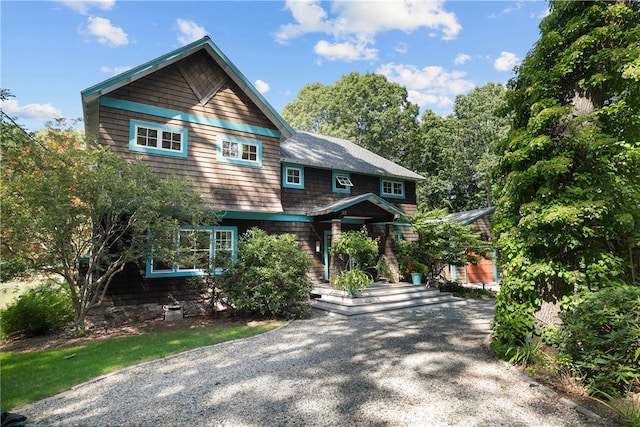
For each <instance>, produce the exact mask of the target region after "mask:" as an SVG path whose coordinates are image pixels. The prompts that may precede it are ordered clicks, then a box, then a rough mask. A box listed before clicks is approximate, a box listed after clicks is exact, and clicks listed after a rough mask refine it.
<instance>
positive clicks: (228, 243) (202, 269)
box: [147, 227, 238, 277]
mask: <svg viewBox="0 0 640 427" xmlns="http://www.w3.org/2000/svg"><path fill="white" fill-rule="evenodd" d="M237 234H238V230H237V227H197V228H192V227H185V228H183V229H181V230H180V233H179V234H178V235H177V236H175V237H174V238H173V241H174V244H175V245H176V246H177V248H178V252H179V256H180V257H181V258H182V259H183V260H184V261H183V263H184V264H181V265H172V263H171V262H167V261H163V260H161V259H156V258H152V259H151V260H150V261H149V262H148V263H147V277H178V276H199V275H204V274H206V273H207V271H209V270H210V269H213V272H214V274H220V273H221V272H222V269H221V268H217V267H216V265H223V264H222V263H221V261H223V260H224V261H233V260H235V256H236V238H237Z"/></svg>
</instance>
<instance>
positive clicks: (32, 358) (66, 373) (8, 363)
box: [0, 322, 282, 410]
mask: <svg viewBox="0 0 640 427" xmlns="http://www.w3.org/2000/svg"><path fill="white" fill-rule="evenodd" d="M281 325H282V323H281V322H267V323H261V324H259V325H257V326H247V325H240V326H223V327H202V328H185V329H177V330H171V331H163V332H149V333H144V334H141V335H135V336H130V337H125V338H116V339H106V340H100V341H94V342H88V343H86V344H83V345H79V346H74V347H65V348H56V349H50V350H43V351H34V352H8V351H3V352H2V353H0V366H1V367H2V381H1V382H0V386H1V387H2V390H1V392H0V398H1V399H2V400H1V402H0V406H2V408H3V410H4V409H12V408H15V407H16V406H22V405H25V404H27V403H31V402H34V401H36V400H39V399H42V398H45V397H47V396H51V395H53V394H56V393H59V392H61V391H63V390H68V389H69V388H71V387H73V386H75V385H77V384H80V383H83V382H85V381H88V380H90V379H91V378H95V377H98V376H101V375H105V374H107V373H109V372H113V371H117V370H119V369H122V368H125V367H127V366H131V365H136V364H139V363H141V362H145V361H149V360H156V359H161V358H163V357H167V356H169V355H172V354H176V353H181V352H183V351H187V350H190V349H193V348H199V347H205V346H210V345H214V344H218V343H221V342H225V341H230V340H235V339H241V338H246V337H251V336H254V335H257V334H261V333H264V332H267V331H270V330H272V329H274V328H275V327H278V326H281Z"/></svg>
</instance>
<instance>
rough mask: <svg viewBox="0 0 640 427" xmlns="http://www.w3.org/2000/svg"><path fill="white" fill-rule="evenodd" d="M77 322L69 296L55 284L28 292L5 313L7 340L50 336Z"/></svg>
mask: <svg viewBox="0 0 640 427" xmlns="http://www.w3.org/2000/svg"><path fill="white" fill-rule="evenodd" d="M72 321H73V305H72V304H71V298H70V297H69V293H68V292H67V291H66V290H65V289H64V288H63V286H62V285H60V284H59V283H56V282H54V281H50V282H46V283H43V284H41V285H38V286H37V287H35V288H33V289H30V290H28V291H27V292H26V293H24V294H22V295H21V296H20V297H19V298H18V299H17V300H16V301H15V302H14V303H12V304H10V305H9V306H8V307H7V308H6V309H4V310H3V311H2V324H1V325H0V331H1V335H2V337H3V338H6V337H8V336H10V335H12V334H16V333H24V334H27V335H46V334H47V333H49V332H52V331H55V330H58V329H60V328H62V327H63V326H64V325H65V324H66V323H68V322H72Z"/></svg>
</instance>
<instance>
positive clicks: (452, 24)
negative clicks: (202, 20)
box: [275, 0, 462, 60]
mask: <svg viewBox="0 0 640 427" xmlns="http://www.w3.org/2000/svg"><path fill="white" fill-rule="evenodd" d="M323 4H324V3H320V1H319V0H303V1H300V0H287V2H286V6H285V8H286V9H288V10H289V11H290V12H291V15H292V17H293V19H294V22H293V23H288V24H285V25H282V26H280V28H279V29H278V31H277V33H276V34H275V39H276V41H278V42H279V43H286V42H288V41H290V40H292V39H294V38H296V37H299V36H302V35H304V34H310V33H323V34H327V35H330V36H332V37H333V41H331V42H329V41H323V42H322V45H321V46H320V47H318V46H317V45H316V51H318V50H320V52H324V51H325V49H326V51H327V53H328V54H329V55H330V56H331V58H333V59H339V58H340V56H341V55H336V54H335V51H336V50H344V49H345V48H347V47H348V46H347V45H351V47H352V48H356V49H357V50H359V51H360V52H361V54H360V55H356V57H357V58H358V59H370V58H371V53H372V51H373V49H370V48H369V47H368V46H367V45H372V44H374V43H375V36H376V35H377V34H378V33H381V32H386V31H394V30H397V31H404V32H407V33H409V32H412V31H414V30H418V29H420V28H427V29H429V30H432V32H435V33H437V34H439V35H441V38H442V39H444V40H450V39H454V38H455V37H456V36H457V35H458V33H459V32H460V31H461V30H462V26H461V25H460V24H459V23H458V20H457V17H456V15H455V14H454V13H452V12H448V11H447V10H445V9H444V7H443V2H442V1H431V0H406V1H403V0H390V1H375V2H365V1H348V0H336V1H334V2H332V3H331V9H330V10H325V9H324V8H323V6H322V5H323ZM316 53H318V52H316ZM318 54H320V55H321V53H318ZM342 56H344V58H346V59H348V60H351V59H353V57H354V55H349V54H342ZM331 58H330V59H331Z"/></svg>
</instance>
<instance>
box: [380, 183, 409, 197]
mask: <svg viewBox="0 0 640 427" xmlns="http://www.w3.org/2000/svg"><path fill="white" fill-rule="evenodd" d="M380 195H382V196H383V197H393V198H396V199H404V181H396V180H391V179H383V180H381V181H380Z"/></svg>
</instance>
